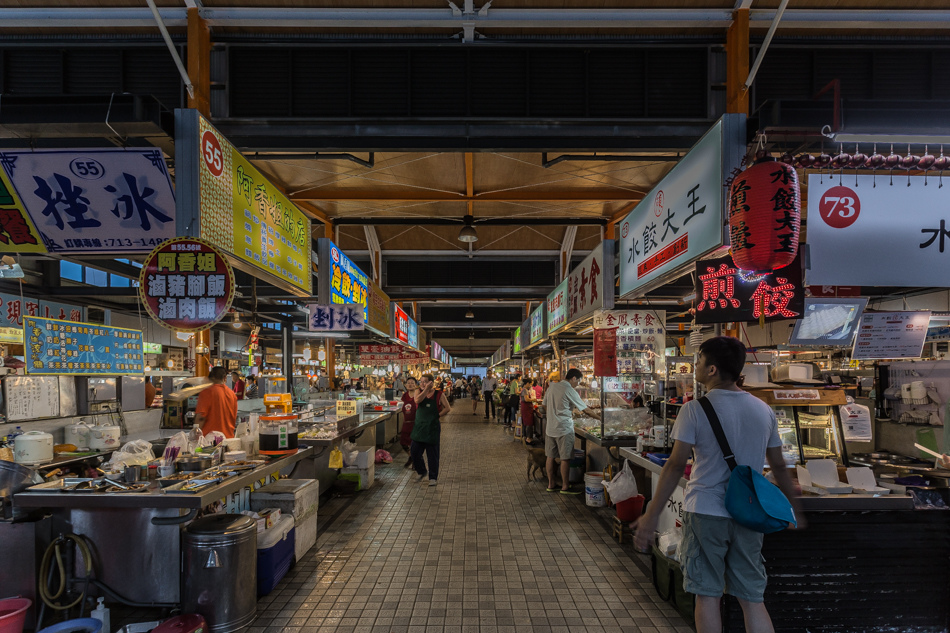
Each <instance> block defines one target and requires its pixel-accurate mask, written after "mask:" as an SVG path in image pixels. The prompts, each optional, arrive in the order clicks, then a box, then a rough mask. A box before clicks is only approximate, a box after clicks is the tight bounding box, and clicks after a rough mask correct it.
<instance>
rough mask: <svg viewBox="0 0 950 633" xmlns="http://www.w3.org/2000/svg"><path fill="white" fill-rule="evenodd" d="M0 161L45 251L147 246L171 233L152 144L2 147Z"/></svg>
mask: <svg viewBox="0 0 950 633" xmlns="http://www.w3.org/2000/svg"><path fill="white" fill-rule="evenodd" d="M0 165H2V166H3V170H4V171H5V172H6V173H7V175H8V176H9V178H10V181H11V182H12V183H13V186H14V188H15V189H16V191H17V194H18V195H19V197H20V200H21V201H22V202H23V205H24V207H25V208H26V210H27V213H29V215H30V218H31V219H32V220H33V224H34V225H35V226H36V228H37V230H38V231H39V232H40V235H41V237H42V238H43V243H44V245H45V246H46V248H47V249H48V250H49V252H51V253H79V254H86V253H119V252H121V253H134V252H140V253H147V252H149V251H151V250H152V249H153V248H155V247H156V246H158V245H159V244H161V243H162V242H164V241H165V240H167V239H170V238H172V237H175V191H174V189H173V188H172V183H171V179H170V178H169V175H168V169H167V168H166V166H165V157H164V155H163V154H162V152H161V150H159V149H156V148H146V149H120V148H115V149H87V150H48V151H47V150H39V151H35V152H34V151H29V150H16V151H5V152H0Z"/></svg>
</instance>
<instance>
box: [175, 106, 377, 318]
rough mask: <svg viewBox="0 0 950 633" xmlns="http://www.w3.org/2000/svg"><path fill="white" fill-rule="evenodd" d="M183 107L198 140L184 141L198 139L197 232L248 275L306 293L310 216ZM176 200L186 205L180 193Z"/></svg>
mask: <svg viewBox="0 0 950 633" xmlns="http://www.w3.org/2000/svg"><path fill="white" fill-rule="evenodd" d="M183 112H184V116H187V117H196V118H197V124H195V123H194V122H193V121H191V122H189V124H190V126H192V127H193V128H194V129H195V130H196V136H197V139H191V138H189V139H187V140H188V141H189V143H194V141H195V140H197V141H198V146H197V148H195V149H196V150H197V155H198V156H197V158H198V160H197V161H188V162H189V164H195V168H196V170H197V174H198V177H197V189H198V201H197V202H198V208H199V209H200V222H199V224H200V227H201V237H202V238H204V239H206V240H208V241H209V242H211V243H212V244H214V245H215V246H218V247H219V248H221V249H222V250H224V251H225V252H227V253H230V254H231V255H233V256H234V258H235V265H237V266H239V267H242V268H246V269H247V270H248V271H249V272H251V273H252V274H253V273H257V272H264V273H266V274H267V275H271V276H273V277H274V278H276V279H277V280H279V281H281V282H284V284H285V285H289V286H291V287H293V288H296V289H299V290H301V291H303V292H306V293H307V294H310V289H311V278H312V271H311V267H310V253H311V237H310V218H309V217H307V216H306V215H305V214H304V213H303V212H302V211H301V210H300V209H298V208H297V207H296V205H294V203H293V202H291V201H290V199H289V198H287V196H285V195H284V194H283V192H281V191H280V190H279V189H278V188H277V187H276V186H275V185H274V184H273V183H271V182H270V181H269V180H268V179H267V178H266V177H265V176H264V175H263V174H262V173H261V172H260V171H258V169H257V168H256V167H254V165H252V164H251V163H250V161H248V160H247V159H246V158H244V156H243V155H242V154H241V153H240V152H239V151H237V149H236V148H235V147H234V146H233V145H231V143H229V142H228V140H227V139H226V138H225V137H224V136H223V135H222V134H221V133H220V132H218V130H216V129H215V128H214V126H212V125H211V124H210V123H208V121H207V120H206V119H205V118H204V117H201V116H199V115H198V114H197V112H195V111H193V110H185V111H183ZM182 140H184V139H182ZM182 147H185V144H184V143H183V144H182ZM190 147H194V145H190ZM185 151H187V150H185ZM181 162H182V161H179V163H181ZM180 202H181V203H182V204H190V202H189V200H185V199H184V198H183V199H182V200H181V201H180ZM320 300H321V301H326V302H327V303H332V302H330V301H327V300H326V299H325V298H324V297H323V296H321V297H320ZM347 303H349V302H347ZM357 303H359V302H357Z"/></svg>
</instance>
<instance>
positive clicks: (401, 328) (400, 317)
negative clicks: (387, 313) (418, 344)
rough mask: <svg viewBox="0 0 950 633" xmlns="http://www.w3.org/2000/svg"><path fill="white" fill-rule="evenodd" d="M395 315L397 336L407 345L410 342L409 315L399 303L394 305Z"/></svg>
mask: <svg viewBox="0 0 950 633" xmlns="http://www.w3.org/2000/svg"><path fill="white" fill-rule="evenodd" d="M393 316H394V317H395V318H394V322H395V330H394V333H395V336H396V339H397V340H400V341H402V342H403V343H405V344H406V345H408V344H409V315H408V314H406V313H405V312H404V311H403V309H402V308H400V307H399V306H397V305H395V304H394V305H393Z"/></svg>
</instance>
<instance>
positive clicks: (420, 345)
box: [410, 321, 429, 352]
mask: <svg viewBox="0 0 950 633" xmlns="http://www.w3.org/2000/svg"><path fill="white" fill-rule="evenodd" d="M413 323H415V321H413ZM428 336H429V334H428V333H427V332H426V331H425V330H423V329H422V328H421V327H419V326H418V325H416V344H415V345H413V347H415V348H416V349H417V350H419V351H420V352H425V351H426V340H427V338H428ZM410 340H411V338H410Z"/></svg>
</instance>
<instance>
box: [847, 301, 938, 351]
mask: <svg viewBox="0 0 950 633" xmlns="http://www.w3.org/2000/svg"><path fill="white" fill-rule="evenodd" d="M929 325H930V311H929V310H925V311H920V312H865V313H864V314H863V315H861V323H860V325H859V326H858V335H857V336H856V337H855V339H854V348H853V349H852V350H851V358H852V359H854V360H880V359H885V358H920V354H921V352H923V349H924V339H925V338H926V337H927V328H928V326H929Z"/></svg>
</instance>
